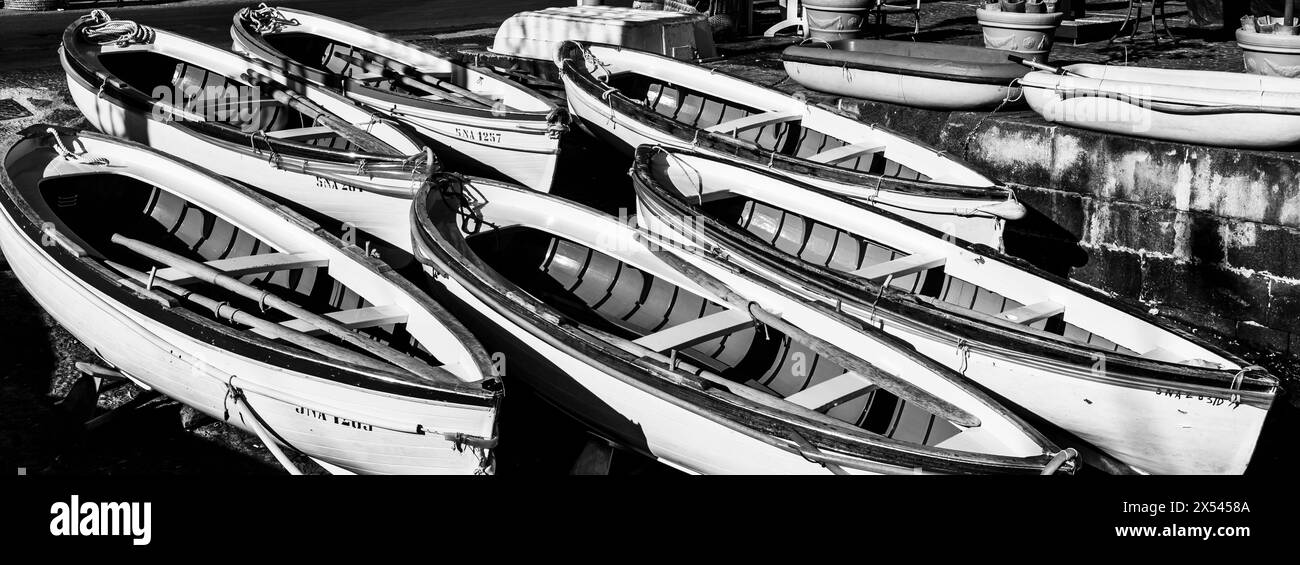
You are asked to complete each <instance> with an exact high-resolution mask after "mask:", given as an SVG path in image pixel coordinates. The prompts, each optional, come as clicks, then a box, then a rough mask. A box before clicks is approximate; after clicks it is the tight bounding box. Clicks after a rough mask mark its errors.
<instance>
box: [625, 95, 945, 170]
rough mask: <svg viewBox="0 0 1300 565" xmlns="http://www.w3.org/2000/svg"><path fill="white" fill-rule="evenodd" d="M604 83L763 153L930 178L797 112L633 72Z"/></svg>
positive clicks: (671, 116)
mask: <svg viewBox="0 0 1300 565" xmlns="http://www.w3.org/2000/svg"><path fill="white" fill-rule="evenodd" d="M609 83H610V86H612V87H614V88H617V89H618V90H619V91H620V92H622V93H623V94H624V95H625V96H627V97H628V98H630V99H632V100H633V101H635V102H637V103H639V104H642V105H644V106H645V107H646V108H648V109H650V110H651V111H653V112H655V113H657V114H659V115H660V116H663V117H665V118H668V119H670V120H673V121H675V122H677V123H680V124H682V125H685V126H688V127H692V128H700V129H703V130H704V131H706V132H710V133H717V134H722V135H729V136H731V137H734V138H736V139H739V140H741V141H745V142H748V143H752V144H754V145H756V146H757V147H758V148H759V149H761V150H763V151H771V152H774V153H776V154H779V155H785V156H788V157H797V158H801V159H807V160H810V161H813V162H817V163H821V164H824V165H829V166H834V167H838V168H841V169H847V170H851V171H858V172H862V173H869V174H875V175H882V176H886V177H894V178H900V179H905V180H918V181H929V180H931V178H930V177H928V176H926V175H924V174H921V173H919V172H917V171H915V170H913V169H911V168H908V167H906V166H904V165H902V164H900V163H898V162H896V161H894V160H892V159H888V158H886V157H885V152H886V149H887V148H886V147H885V145H884V144H883V143H879V144H876V143H849V142H847V141H845V140H843V139H839V138H837V137H833V136H831V135H829V134H827V133H823V132H820V131H817V130H815V129H812V128H810V127H807V126H806V124H804V123H803V120H802V118H803V113H802V112H782V111H771V112H767V111H763V110H760V109H758V108H754V107H750V106H746V105H744V104H741V103H739V102H736V101H733V100H726V99H722V98H720V97H718V96H714V95H711V94H708V93H704V92H700V91H697V90H693V89H690V88H687V87H684V86H680V85H676V84H671V83H669V82H666V81H663V80H660V79H657V78H654V77H650V76H647V75H642V74H637V73H635V72H626V73H619V74H615V75H614V76H612V77H610V79H609Z"/></svg>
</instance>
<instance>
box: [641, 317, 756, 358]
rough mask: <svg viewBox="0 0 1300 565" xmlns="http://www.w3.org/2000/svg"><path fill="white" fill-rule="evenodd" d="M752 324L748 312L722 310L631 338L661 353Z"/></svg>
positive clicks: (704, 340) (752, 321)
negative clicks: (637, 337)
mask: <svg viewBox="0 0 1300 565" xmlns="http://www.w3.org/2000/svg"><path fill="white" fill-rule="evenodd" d="M752 325H754V319H753V318H752V317H750V315H749V314H747V313H745V312H741V311H739V310H723V311H721V312H717V313H715V314H710V315H708V316H705V317H703V318H698V319H695V320H691V321H689V322H686V323H683V324H677V325H675V326H673V327H671V328H668V329H666V330H660V331H657V332H655V333H652V334H649V335H646V336H643V337H641V338H639V339H636V340H633V341H632V343H635V344H637V345H640V346H641V347H644V348H646V349H649V350H651V351H655V352H657V353H663V352H665V351H668V350H670V349H683V348H686V347H690V346H692V345H698V344H701V343H704V342H706V341H709V340H711V339H713V338H715V337H719V336H724V335H727V334H730V333H733V332H736V331H739V330H742V329H744V328H747V327H750V326H752Z"/></svg>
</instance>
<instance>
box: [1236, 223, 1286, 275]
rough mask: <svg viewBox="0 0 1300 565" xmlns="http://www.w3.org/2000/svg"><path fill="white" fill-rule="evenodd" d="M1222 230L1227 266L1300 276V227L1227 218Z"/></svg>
mask: <svg viewBox="0 0 1300 565" xmlns="http://www.w3.org/2000/svg"><path fill="white" fill-rule="evenodd" d="M1219 232H1220V238H1221V239H1222V241H1223V250H1224V259H1223V262H1224V263H1225V264H1226V265H1227V266H1230V267H1237V268H1243V269H1250V270H1252V271H1259V272H1261V273H1263V274H1267V275H1271V276H1274V277H1280V278H1287V279H1300V230H1297V229H1291V228H1283V227H1278V226H1271V225H1268V224H1259V223H1255V222H1234V221H1230V220H1224V221H1223V223H1222V224H1221V225H1220V227H1219Z"/></svg>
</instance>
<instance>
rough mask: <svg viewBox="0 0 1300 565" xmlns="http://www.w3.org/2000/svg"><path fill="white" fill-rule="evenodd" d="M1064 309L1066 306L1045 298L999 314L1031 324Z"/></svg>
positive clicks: (1021, 322) (1004, 317)
mask: <svg viewBox="0 0 1300 565" xmlns="http://www.w3.org/2000/svg"><path fill="white" fill-rule="evenodd" d="M1064 311H1065V307H1064V306H1061V305H1060V304H1057V303H1055V302H1052V301H1050V300H1044V301H1042V302H1039V303H1037V304H1029V305H1026V306H1021V307H1019V308H1015V309H1013V310H1007V311H1006V312H1003V313H1002V314H1000V315H999V316H1000V317H1001V318H1003V319H1005V320H1010V321H1012V322H1015V323H1017V324H1024V325H1029V324H1032V323H1034V322H1037V321H1039V320H1042V319H1044V318H1051V317H1052V316H1055V315H1057V314H1060V313H1061V312H1064Z"/></svg>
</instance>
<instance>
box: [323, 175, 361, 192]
mask: <svg viewBox="0 0 1300 565" xmlns="http://www.w3.org/2000/svg"><path fill="white" fill-rule="evenodd" d="M316 186H319V187H321V188H328V189H331V190H342V191H344V192H363V191H362V190H361V189H360V188H357V187H355V186H352V185H350V184H344V183H341V182H339V181H336V180H334V179H327V178H325V177H316Z"/></svg>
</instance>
